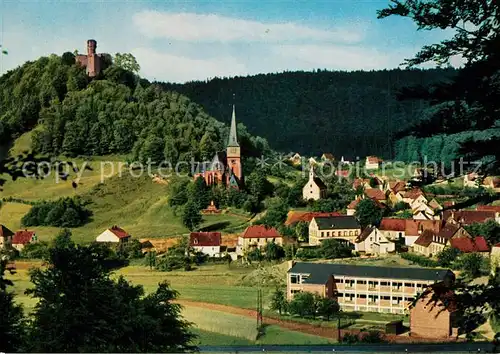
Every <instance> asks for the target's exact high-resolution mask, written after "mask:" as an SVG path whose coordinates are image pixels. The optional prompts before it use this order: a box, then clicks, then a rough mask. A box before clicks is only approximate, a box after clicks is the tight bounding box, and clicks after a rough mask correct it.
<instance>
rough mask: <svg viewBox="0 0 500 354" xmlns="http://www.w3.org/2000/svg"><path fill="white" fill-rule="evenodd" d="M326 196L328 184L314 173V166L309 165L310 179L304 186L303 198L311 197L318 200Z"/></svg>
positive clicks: (306, 199)
mask: <svg viewBox="0 0 500 354" xmlns="http://www.w3.org/2000/svg"><path fill="white" fill-rule="evenodd" d="M325 197H326V185H325V184H324V183H323V181H322V180H321V179H320V178H319V177H317V176H316V175H315V174H314V166H313V165H311V166H310V167H309V180H308V181H307V183H306V184H305V186H304V187H303V188H302V198H303V199H304V200H305V201H308V200H310V199H313V200H318V199H322V198H325Z"/></svg>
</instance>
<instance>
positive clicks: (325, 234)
mask: <svg viewBox="0 0 500 354" xmlns="http://www.w3.org/2000/svg"><path fill="white" fill-rule="evenodd" d="M335 233H336V234H335ZM358 234H359V231H358V230H354V231H352V230H351V231H337V232H335V231H332V232H331V235H330V231H321V237H330V236H331V237H335V236H358ZM314 236H316V235H314Z"/></svg>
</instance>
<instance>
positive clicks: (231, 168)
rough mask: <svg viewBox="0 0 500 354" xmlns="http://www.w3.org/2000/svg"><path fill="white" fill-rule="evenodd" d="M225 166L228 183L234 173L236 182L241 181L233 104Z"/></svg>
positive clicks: (241, 174) (239, 154) (239, 155)
mask: <svg viewBox="0 0 500 354" xmlns="http://www.w3.org/2000/svg"><path fill="white" fill-rule="evenodd" d="M226 155H227V168H228V185H229V179H230V178H231V175H234V177H236V179H237V180H238V182H241V181H242V177H243V171H242V166H241V152H240V144H238V136H237V134H236V113H235V107H234V105H233V115H232V117H231V129H230V131H229V139H228V142H227V151H226Z"/></svg>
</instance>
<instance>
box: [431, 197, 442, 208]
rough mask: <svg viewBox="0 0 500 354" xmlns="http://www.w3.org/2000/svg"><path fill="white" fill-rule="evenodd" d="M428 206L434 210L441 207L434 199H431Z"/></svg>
mask: <svg viewBox="0 0 500 354" xmlns="http://www.w3.org/2000/svg"><path fill="white" fill-rule="evenodd" d="M429 206H430V207H431V208H432V209H434V210H436V209H441V205H440V204H439V203H438V201H437V200H436V199H432V200H431V201H430V202H429Z"/></svg>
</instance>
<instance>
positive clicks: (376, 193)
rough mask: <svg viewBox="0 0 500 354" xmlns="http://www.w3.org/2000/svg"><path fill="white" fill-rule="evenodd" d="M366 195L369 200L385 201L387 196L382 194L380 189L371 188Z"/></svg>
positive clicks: (366, 191)
mask: <svg viewBox="0 0 500 354" xmlns="http://www.w3.org/2000/svg"><path fill="white" fill-rule="evenodd" d="M365 195H366V196H367V197H368V198H371V199H375V200H385V199H386V196H385V193H384V192H382V191H381V190H380V189H378V188H370V189H366V190H365Z"/></svg>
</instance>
